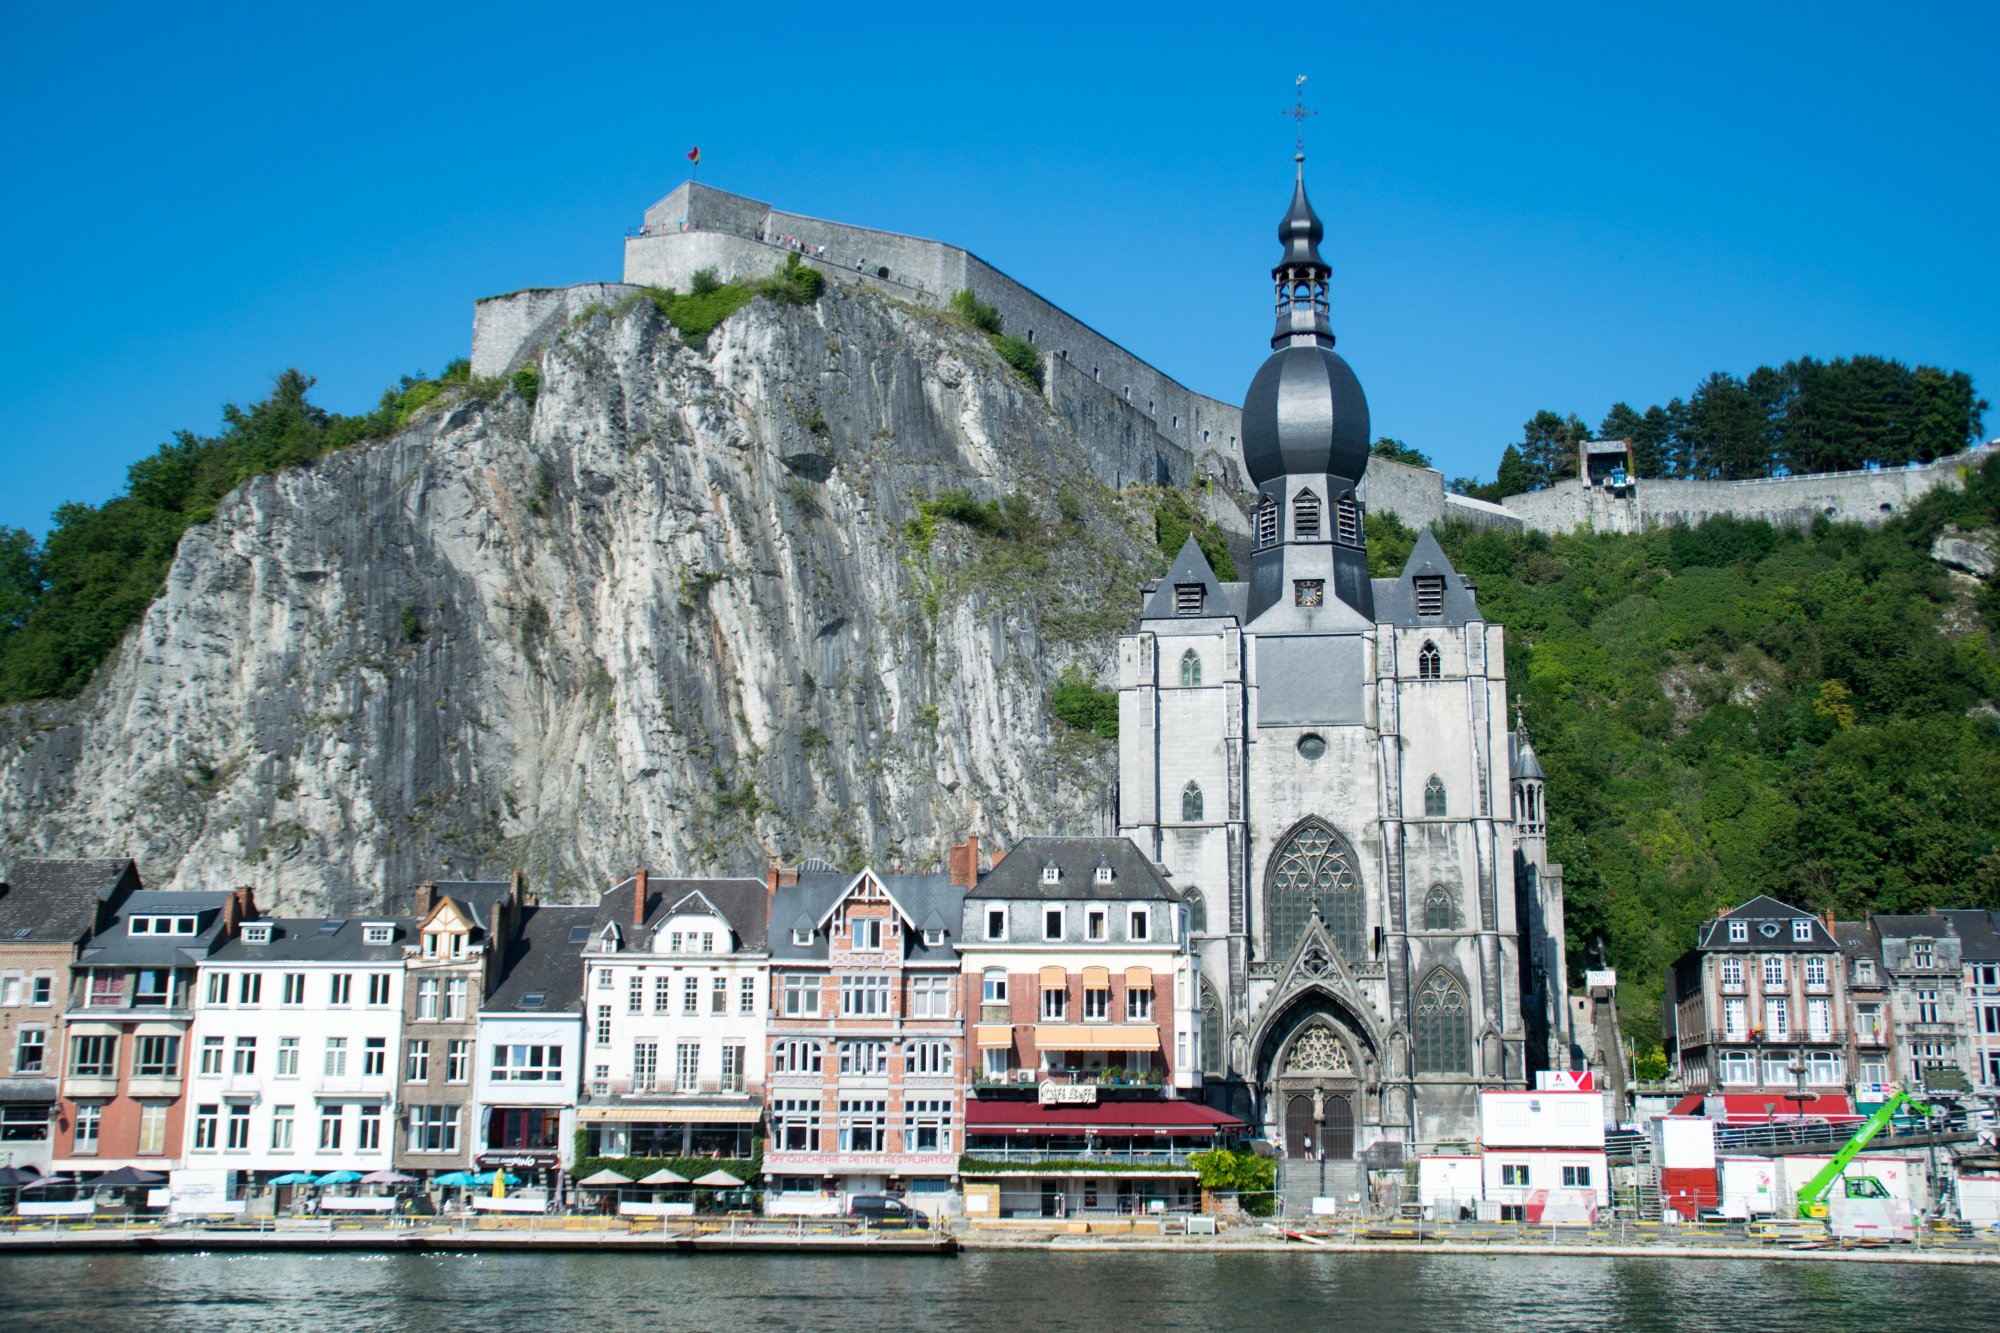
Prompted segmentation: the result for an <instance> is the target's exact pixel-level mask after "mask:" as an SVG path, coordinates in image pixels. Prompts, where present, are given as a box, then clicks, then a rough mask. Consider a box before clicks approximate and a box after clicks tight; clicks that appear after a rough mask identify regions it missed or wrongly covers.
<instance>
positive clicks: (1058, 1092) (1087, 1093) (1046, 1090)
mask: <svg viewBox="0 0 2000 1333" xmlns="http://www.w3.org/2000/svg"><path fill="white" fill-rule="evenodd" d="M1039 1100H1040V1102H1041V1104H1042V1105H1043V1106H1095V1105H1097V1085H1096V1084H1094V1083H1057V1082H1055V1081H1054V1080H1049V1081H1047V1082H1044V1083H1043V1084H1042V1088H1041V1097H1040V1098H1039Z"/></svg>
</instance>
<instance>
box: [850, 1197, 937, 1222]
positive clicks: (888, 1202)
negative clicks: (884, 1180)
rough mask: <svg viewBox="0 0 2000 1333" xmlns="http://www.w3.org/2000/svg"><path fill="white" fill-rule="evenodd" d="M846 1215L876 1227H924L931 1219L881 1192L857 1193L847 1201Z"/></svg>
mask: <svg viewBox="0 0 2000 1333" xmlns="http://www.w3.org/2000/svg"><path fill="white" fill-rule="evenodd" d="M847 1215H848V1216H849V1217H852V1218H857V1219H859V1220H860V1221H863V1222H866V1223H868V1224H869V1225H870V1226H877V1227H915V1228H925V1227H929V1226H930V1224H931V1219H930V1218H929V1217H928V1216H926V1215H925V1214H923V1213H921V1212H918V1211H917V1210H916V1209H915V1208H912V1207H910V1205H908V1204H906V1203H904V1202H903V1201H902V1200H901V1199H891V1198H889V1197H888V1196H887V1195H883V1194H857V1195H855V1196H854V1197H853V1198H852V1199H849V1200H848V1201H847Z"/></svg>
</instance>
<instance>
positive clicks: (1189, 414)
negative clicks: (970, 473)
mask: <svg viewBox="0 0 2000 1333" xmlns="http://www.w3.org/2000/svg"><path fill="white" fill-rule="evenodd" d="M760 237H761V239H760ZM779 238H796V239H797V241H798V242H799V243H800V244H801V245H802V246H807V247H813V248H815V249H817V248H818V247H822V246H823V247H825V250H826V254H825V256H824V258H821V257H820V256H818V255H817V254H814V255H812V256H807V255H804V254H803V253H801V254H800V260H801V262H803V263H810V264H811V265H813V267H815V268H817V269H819V270H820V271H821V272H823V273H825V274H826V275H827V276H828V277H829V278H830V279H831V280H834V281H837V282H843V283H859V284H862V285H864V286H869V287H873V288H875V289H877V290H880V291H885V292H887V293H889V294H890V295H892V296H895V297H897V298H899V299H901V300H905V301H911V302H915V303H918V304H922V305H929V306H933V307H943V306H944V305H945V304H946V303H947V302H948V301H949V300H950V299H951V294H952V293H953V292H955V291H957V290H959V289H960V288H970V289H971V290H972V291H974V292H975V293H977V294H978V296H979V299H980V300H982V301H985V302H987V303H989V304H991V305H992V306H994V307H995V308H996V309H997V310H999V312H1000V315H1001V319H1002V321H1003V323H1004V326H1005V328H1006V331H1007V332H1009V333H1011V334H1014V335H1016V336H1018V337H1021V338H1025V339H1027V340H1028V341H1029V342H1031V343H1033V344H1034V345H1035V348H1036V349H1037V351H1038V352H1039V353H1040V354H1041V359H1042V370H1043V385H1044V392H1045V393H1046V394H1047V396H1048V398H1049V401H1050V402H1051V403H1052V404H1053V405H1054V406H1055V407H1056V409H1057V410H1058V411H1059V412H1061V413H1062V414H1063V416H1064V417H1065V418H1066V419H1067V420H1068V421H1069V422H1070V423H1071V425H1072V427H1073V428H1074V429H1075V430H1076V432H1077V434H1078V436H1079V438H1082V439H1085V440H1088V441H1090V442H1091V443H1092V446H1093V452H1094V458H1093V461H1094V463H1095V464H1096V468H1097V473H1098V476H1099V479H1100V480H1102V481H1103V482H1104V483H1105V484H1106V485H1109V486H1124V485H1128V484H1130V483H1133V482H1147V483H1155V484H1162V483H1165V484H1185V483H1187V482H1190V481H1193V480H1196V479H1198V478H1213V479H1215V480H1218V481H1222V482H1224V483H1225V484H1226V485H1227V486H1228V488H1229V489H1231V490H1241V489H1244V488H1245V475H1246V474H1245V472H1244V468H1243V462H1242V445H1241V438H1240V437H1241V429H1242V427H1241V420H1242V413H1241V410H1240V409H1239V408H1237V407H1236V406H1234V405H1232V404H1230V403H1226V402H1223V401H1221V400H1219V399H1215V398H1210V397H1207V396H1206V395H1203V394H1199V393H1196V392H1194V391H1193V390H1192V389H1189V388H1188V387H1187V386H1186V385H1183V384H1181V383H1179V382H1178V381H1176V380H1174V379H1173V378H1172V377H1170V376H1168V375H1166V374H1163V373H1162V372H1160V371H1159V370H1157V369H1155V368H1154V367H1153V366H1151V365H1149V364H1147V363H1146V362H1145V361H1143V360H1141V359H1140V358H1139V357H1137V356H1135V355H1133V354H1132V353H1131V352H1128V351H1127V350H1125V349H1124V348H1122V347H1120V346H1119V345H1118V344H1116V343H1114V342H1112V341H1111V340H1110V339H1108V338H1106V337H1104V335H1102V334H1100V333H1098V332H1097V331H1096V330H1095V329H1092V328H1091V327H1090V326H1089V325H1087V324H1085V323H1083V322H1082V321H1080V320H1078V319H1076V318H1074V317H1072V316H1071V315H1069V314H1068V313H1066V312H1065V311H1063V310H1060V309H1058V308H1057V307H1056V306H1054V305H1052V304H1051V303H1050V302H1048V301H1046V300H1044V299H1043V298H1042V297H1040V296H1038V295H1037V294H1036V293H1034V292H1033V291H1030V290H1029V289H1028V288H1026V287H1024V286H1022V285H1021V284H1020V283H1018V282H1016V281H1015V280H1014V279H1012V278H1010V277H1008V276H1007V275H1006V274H1005V273H1002V272H1001V271H1000V270H998V269H996V268H994V267H993V266H992V265H990V264H988V263H986V262H985V261H984V260H982V259H980V258H979V257H978V256H976V255H974V254H972V253H970V252H969V251H966V250H963V249H960V248H959V247H957V246H953V245H946V244H944V243H942V242H939V241H930V240H924V239H922V238H920V237H915V236H903V235H899V234H897V233H895V232H888V231H881V230H878V229H876V228H872V227H857V226H853V225H850V224H847V223H841V222H828V221H826V220H824V219H821V218H812V217H807V216H805V215H803V214H799V213H787V212H784V211H782V210H779V209H775V208H773V207H771V205H769V204H768V203H765V202H763V201H761V200H756V199H749V198H745V197H743V196H741V195H735V194H730V193H728V192H726V191H723V190H717V189H714V188H712V187H709V186H705V185H699V184H696V183H694V182H691V181H690V182H687V183H684V184H683V185H681V186H680V188H678V189H676V190H675V191H674V192H673V193H671V194H669V195H668V196H667V197H666V198H664V199H662V200H660V201H659V202H658V203H656V204H654V205H653V206H652V207H651V208H648V209H647V210H646V213H645V225H644V226H643V227H642V228H640V229H639V230H638V231H637V232H635V233H634V234H632V235H629V236H627V237H626V240H625V273H624V278H625V280H624V282H622V283H610V282H598V283H585V284H582V285H580V286H576V287H566V288H530V289H527V290H525V291H520V292H514V293H511V294H509V295H506V296H495V297H489V298H487V299H485V300H482V301H480V302H478V303H477V304H476V306H475V309H474V315H473V335H472V373H473V374H474V375H476V376H481V377H484V376H491V375H500V374H504V373H506V372H508V371H510V370H513V369H514V368H516V367H518V366H520V365H521V364H523V363H524V362H526V361H527V360H528V359H530V358H531V357H533V356H536V355H538V354H539V353H540V352H541V350H542V348H543V347H544V346H546V345H547V343H548V340H549V339H550V338H551V337H553V336H554V335H555V333H556V332H557V331H559V330H560V329H561V328H562V327H563V325H564V324H566V323H567V322H568V321H569V320H571V319H573V318H574V317H575V316H576V315H578V314H579V313H581V312H582V311H583V310H585V309H587V308H589V307H590V306H592V305H615V304H616V303H617V302H618V301H620V300H622V299H623V298H624V297H626V296H628V295H630V294H632V293H634V292H636V291H638V290H640V289H641V288H642V287H646V286H660V287H674V288H678V289H680V290H682V291H685V290H687V288H688V287H689V286H690V285H691V284H692V281H693V277H694V274H695V273H696V272H698V271H699V270H701V269H705V268H712V269H714V270H715V271H716V273H717V274H718V275H719V276H720V277H721V278H722V279H723V280H725V281H729V280H734V279H739V278H754V277H763V276H765V275H767V274H769V273H770V272H771V271H772V270H773V269H774V268H776V267H777V266H778V265H780V264H782V263H784V262H785V258H786V256H787V255H788V254H792V253H800V252H798V251H794V250H792V249H791V248H790V247H789V245H787V244H781V243H780V240H779ZM1994 447H1995V446H1994V445H1992V444H1986V445H1980V446H1976V447H1975V448H1973V449H1969V450H1967V451H1965V452H1964V453H1961V454H1957V455H1954V456H1953V457H1950V458H1944V459H1939V460H1938V461H1937V462H1935V463H1931V464H1928V465H1926V466H1923V467H1917V468H1905V469H1896V470H1893V471H1887V470H1885V471H1880V472H1835V473H1824V474H1818V475H1813V476H1803V477H1772V478H1763V479H1758V480H1752V481H1663V480H1650V481H1640V482H1639V483H1638V484H1637V486H1636V491H1635V494H1634V495H1633V496H1632V497H1631V498H1629V499H1628V498H1623V497H1618V496H1613V495H1610V494H1608V493H1607V492H1605V491H1603V490H1599V489H1593V488H1589V487H1586V486H1584V485H1583V484H1582V483H1581V482H1580V481H1577V480H1570V481H1564V482H1559V483H1557V484H1556V485H1554V486H1551V487H1549V488H1547V489H1545V490H1541V491H1535V492H1531V493H1529V494H1526V495H1511V496H1508V497H1507V498H1506V499H1505V500H1504V501H1502V502H1501V503H1500V504H1498V505H1495V504H1488V503H1485V502H1483V501H1478V500H1470V499H1467V498H1466V497H1464V496H1458V495H1451V494H1449V493H1447V492H1446V490H1445V486H1444V476H1443V474H1442V473H1440V472H1438V471H1437V470H1436V469H1434V468H1420V467H1412V466H1410V465H1408V464H1404V463H1397V462H1393V461H1391V460H1389V459H1383V458H1378V459H1374V460H1372V461H1371V462H1370V463H1369V466H1368V472H1367V475H1366V476H1365V477H1364V478H1363V479H1362V483H1361V487H1360V498H1361V500H1362V503H1363V504H1365V505H1367V506H1368V507H1369V508H1370V509H1371V510H1374V511H1376V512H1378V513H1390V514H1394V515H1396V516H1397V517H1398V518H1400V519H1401V520H1402V521H1403V522H1404V523H1406V524H1408V525H1410V526H1411V527H1422V526H1425V525H1428V524H1435V523H1439V522H1442V521H1446V520H1450V521H1454V522H1463V523H1470V524H1472V525H1474V526H1477V527H1497V528H1506V529H1521V528H1528V529H1534V530H1538V531H1542V532H1550V533H1560V532H1573V531H1577V530H1580V529H1587V530H1594V531H1600V532H1603V531H1611V532H1631V531H1638V530H1640V529H1642V528H1646V527H1653V526H1658V525H1661V524H1669V523H1684V524H1693V523H1699V522H1701V521H1702V520H1703V519H1706V518H1711V517H1715V516H1717V515H1721V514H1730V515H1734V516H1736V517H1739V518H1750V519H1763V520H1766V521H1768V522H1771V523H1774V524H1779V525H1785V526H1804V525H1805V524H1808V523H1810V522H1811V521H1812V520H1813V519H1814V518H1816V517H1819V516H1822V515H1823V516H1825V517H1827V518H1829V519H1832V520H1834V521H1836V522H1849V523H1862V524H1866V525H1869V526H1874V525H1879V524H1881V523H1883V522H1885V521H1886V520H1888V519H1889V518H1890V517H1893V516H1894V515H1896V514H1898V513H1901V512H1902V511H1903V510H1905V509H1907V508H1908V507H1909V505H1910V504H1912V503H1914V502H1915V501H1916V500H1917V499H1918V498H1920V497H1921V496H1923V495H1925V494H1927V493H1928V492H1930V491H1932V490H1934V489H1936V488H1937V487H1939V486H1951V487H1954V488H1956V487H1958V486H1960V485H1962V484H1963V481H1962V473H1963V471H1964V470H1965V469H1966V468H1968V467H1971V466H1977V465H1978V463H1980V462H1982V461H1983V460H1984V458H1985V457H1986V456H1987V454H1988V453H1990V452H1991V451H1992V449H1993V448H1994Z"/></svg>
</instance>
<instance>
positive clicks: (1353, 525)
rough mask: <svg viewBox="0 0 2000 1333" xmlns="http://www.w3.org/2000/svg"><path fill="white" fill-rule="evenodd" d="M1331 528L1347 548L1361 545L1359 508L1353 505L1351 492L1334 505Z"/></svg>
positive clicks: (1352, 493)
mask: <svg viewBox="0 0 2000 1333" xmlns="http://www.w3.org/2000/svg"><path fill="white" fill-rule="evenodd" d="M1333 528H1334V531H1335V532H1336V533H1338V534H1339V535H1340V540H1342V541H1344V542H1346V543H1347V544H1348V545H1349V546H1359V545H1360V544H1361V506H1360V505H1358V504H1356V503H1354V492H1353V491H1349V492H1348V493H1347V494H1345V495H1343V496H1341V497H1340V500H1339V502H1338V503H1336V504H1335V505H1334V507H1333Z"/></svg>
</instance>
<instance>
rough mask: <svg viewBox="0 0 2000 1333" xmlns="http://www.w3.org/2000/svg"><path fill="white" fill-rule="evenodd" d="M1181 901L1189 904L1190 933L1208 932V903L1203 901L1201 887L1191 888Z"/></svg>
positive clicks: (1204, 933) (1201, 933)
mask: <svg viewBox="0 0 2000 1333" xmlns="http://www.w3.org/2000/svg"><path fill="white" fill-rule="evenodd" d="M1181 901H1182V902H1183V903H1184V904H1186V906H1187V919H1188V934H1190V935H1206V934H1208V904H1207V903H1205V902H1203V901H1202V897H1201V890H1200V889H1189V890H1188V891H1187V894H1186V896H1185V897H1183V898H1182V899H1181Z"/></svg>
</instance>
